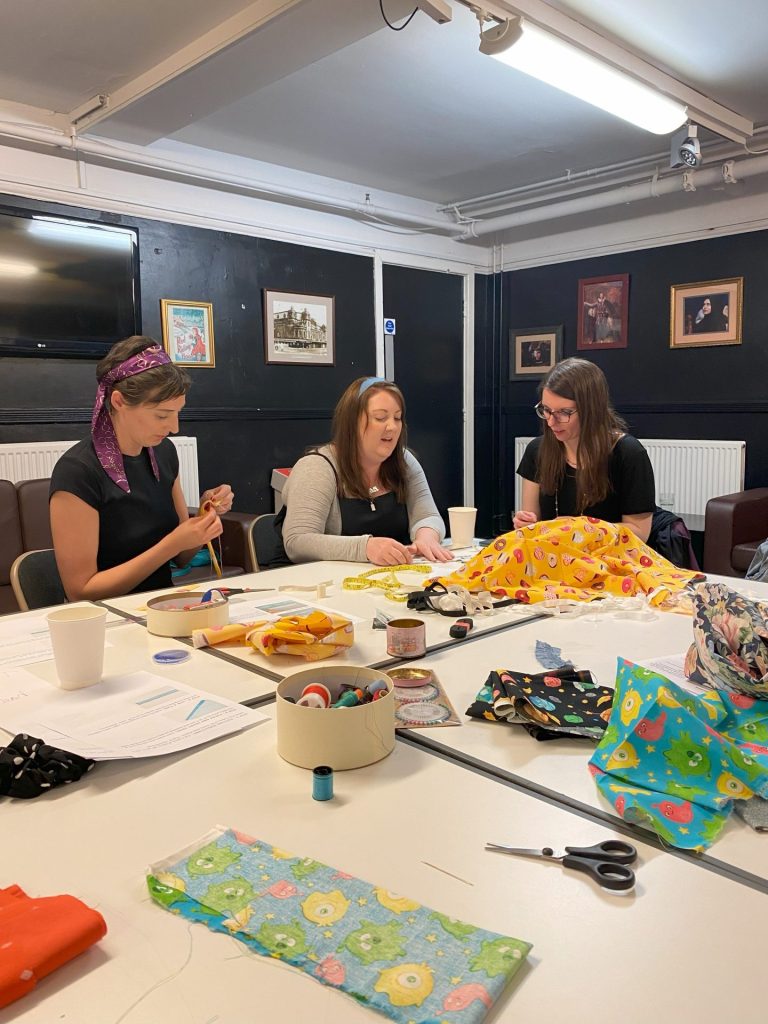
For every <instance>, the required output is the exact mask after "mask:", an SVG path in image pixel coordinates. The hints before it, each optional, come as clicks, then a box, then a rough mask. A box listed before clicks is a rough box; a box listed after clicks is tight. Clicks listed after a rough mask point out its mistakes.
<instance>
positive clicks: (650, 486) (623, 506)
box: [517, 434, 656, 523]
mask: <svg viewBox="0 0 768 1024" xmlns="http://www.w3.org/2000/svg"><path fill="white" fill-rule="evenodd" d="M540 445H541V438H540V437H535V438H534V439H533V441H531V443H530V444H529V445H528V447H527V448H526V449H525V451H524V452H523V457H522V459H521V460H520V465H519V466H518V467H517V472H518V473H519V474H520V476H521V477H523V479H524V480H530V481H531V482H532V483H538V480H537V476H538V454H539V446H540ZM608 477H609V480H610V485H611V490H610V492H609V493H608V496H607V497H606V498H604V499H603V500H602V501H599V502H597V504H595V505H589V506H587V508H585V509H584V511H583V513H580V512H579V510H578V508H577V505H576V497H577V492H576V470H575V469H574V468H573V467H572V466H566V467H565V479H564V480H563V482H562V483H561V484H560V487H559V489H558V492H557V509H558V511H559V514H560V515H561V516H576V515H580V514H581V515H585V516H594V517H595V519H604V520H605V521H606V522H607V523H620V522H621V517H622V516H641V515H644V514H647V513H649V512H653V510H654V509H655V507H656V484H655V481H654V479H653V468H652V467H651V460H650V459H649V458H648V452H646V450H645V448H643V446H642V445H641V444H640V442H639V441H638V440H637V439H636V438H634V437H630V435H629V434H624V436H623V437H621V438H619V440H618V441H617V442H616V444H615V445H614V446H613V451H612V452H611V458H610V461H609V463H608ZM539 508H540V511H541V518H542V519H554V518H555V516H556V512H555V495H554V494H544V492H543V491H540V492H539Z"/></svg>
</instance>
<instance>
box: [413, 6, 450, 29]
mask: <svg viewBox="0 0 768 1024" xmlns="http://www.w3.org/2000/svg"><path fill="white" fill-rule="evenodd" d="M416 6H417V7H418V8H419V9H420V10H422V11H424V13H425V14H428V15H429V16H430V18H431V19H432V20H433V21H436V22H437V23H438V25H445V24H446V22H448V21H451V19H452V18H453V11H452V10H451V7H450V4H448V3H447V2H446V0H418V2H417V3H416Z"/></svg>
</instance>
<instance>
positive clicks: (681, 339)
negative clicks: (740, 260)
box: [669, 277, 744, 348]
mask: <svg viewBox="0 0 768 1024" xmlns="http://www.w3.org/2000/svg"><path fill="white" fill-rule="evenodd" d="M743 291H744V278H743V277H728V278H724V279H723V280H722V281H699V282H698V283H696V284H673V285H672V289H671V292H670V309H669V347H670V348H700V347H701V346H702V345H740V344H741V314H742V304H743V300H742V296H743Z"/></svg>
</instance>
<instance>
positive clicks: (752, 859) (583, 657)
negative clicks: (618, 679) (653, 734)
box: [411, 581, 768, 879]
mask: <svg viewBox="0 0 768 1024" xmlns="http://www.w3.org/2000/svg"><path fill="white" fill-rule="evenodd" d="M729 582H730V581H729ZM733 582H737V581H733ZM738 582H739V583H741V584H742V585H743V584H744V581H738ZM747 586H749V587H750V589H756V588H761V589H757V590H756V593H754V594H753V595H752V596H763V594H766V595H768V585H766V584H748V585H747ZM734 589H735V588H734ZM692 635H693V634H692V628H691V619H690V618H689V617H687V616H682V615H676V614H673V613H669V612H658V613H656V616H655V618H654V619H653V620H652V621H650V622H642V621H633V620H631V619H624V618H617V617H616V616H614V615H612V614H610V613H607V614H601V613H599V612H597V611H596V612H595V613H594V614H587V615H585V616H578V617H575V618H569V617H566V616H560V617H553V618H548V619H544V620H539V621H536V622H532V623H528V624H525V625H522V626H520V627H519V628H518V629H515V630H511V631H509V632H506V633H498V634H496V635H494V636H489V637H487V638H484V639H482V640H479V641H477V642H476V643H474V644H472V645H466V646H463V645H461V644H459V645H457V646H456V647H455V648H451V649H450V650H448V651H442V652H439V653H437V654H435V655H432V656H429V657H427V658H425V659H423V660H421V661H419V663H418V664H419V666H423V667H425V668H431V669H433V670H434V672H435V673H436V675H437V677H438V679H439V680H440V682H441V683H442V684H443V686H444V687H445V690H446V692H447V693H448V695H449V697H450V699H451V701H452V703H453V704H454V706H455V708H456V711H457V712H458V713H459V715H460V716H461V717H462V719H463V725H461V726H457V727H444V728H433V729H419V730H411V735H412V736H413V737H414V739H415V740H416V741H419V740H421V739H422V738H423V739H426V740H427V741H428V742H430V743H431V744H432V745H433V746H434V748H435V749H439V750H440V751H441V752H443V753H448V754H459V755H461V756H462V757H463V758H465V759H466V760H467V761H468V762H470V763H474V764H475V765H477V766H478V767H482V768H484V769H487V770H490V771H491V772H494V771H498V772H499V774H500V775H503V774H505V773H507V774H509V775H511V776H515V777H516V778H518V779H521V780H524V781H526V782H529V783H531V784H532V785H533V786H534V787H538V788H540V789H542V790H546V791H547V792H548V793H549V794H551V795H552V796H554V797H555V798H561V799H564V800H565V801H570V802H573V803H574V804H576V805H581V806H582V807H583V808H586V809H588V810H594V811H597V812H599V813H600V814H601V815H606V816H608V818H609V819H613V820H618V818H617V816H616V813H615V811H614V809H613V808H612V806H611V805H610V804H609V803H608V802H607V801H606V800H604V799H603V798H602V797H601V796H600V795H599V792H598V789H597V786H596V785H595V783H594V780H593V779H592V777H591V775H590V774H589V772H588V770H587V761H588V760H589V758H590V756H591V755H592V752H593V750H594V746H593V744H592V743H591V742H590V741H589V740H585V739H568V738H563V739H558V740H552V741H550V742H544V743H540V742H538V741H536V740H535V739H533V738H532V737H531V736H529V735H528V733H527V732H525V730H524V729H522V728H521V727H518V726H512V725H506V724H504V723H492V722H485V721H480V720H476V719H467V718H466V717H465V716H464V712H465V711H466V710H467V708H468V707H469V705H470V704H471V703H472V702H473V700H474V699H475V696H476V694H477V692H478V690H479V689H480V688H481V686H482V685H483V683H484V682H485V680H486V678H487V676H488V674H489V673H490V672H491V671H493V670H494V669H500V668H509V669H515V670H520V671H528V672H541V671H543V669H542V666H541V665H540V664H539V663H538V661H537V660H536V657H535V653H534V649H535V643H536V641H537V640H545V641H546V642H547V643H550V644H552V645H553V646H555V647H559V648H561V650H562V653H563V656H564V657H566V658H570V659H572V660H573V661H574V663H575V664H576V666H577V668H586V669H590V670H592V671H593V672H594V674H595V676H596V678H597V681H598V682H599V683H600V684H602V685H604V686H613V683H614V680H615V675H616V660H617V657H619V656H620V657H624V658H627V659H628V660H630V661H640V660H643V659H650V658H655V657H660V656H663V655H668V654H675V653H681V652H684V651H685V650H687V648H688V647H689V646H690V643H691V640H692ZM707 856H708V857H709V858H714V859H715V860H720V861H723V862H724V863H726V864H729V865H732V866H735V867H737V868H739V869H740V870H743V871H747V872H750V873H753V874H755V875H758V876H759V877H760V878H762V879H768V837H766V836H761V835H759V834H757V833H755V832H754V831H753V830H752V829H750V828H749V827H748V826H747V825H746V824H745V823H744V822H743V821H742V820H741V819H740V818H739V817H737V816H735V815H731V818H730V819H729V821H728V823H727V825H726V827H725V829H724V830H723V832H722V833H721V835H720V837H719V838H718V840H717V842H716V843H715V844H714V845H713V846H712V848H711V850H710V851H709V853H708V854H707Z"/></svg>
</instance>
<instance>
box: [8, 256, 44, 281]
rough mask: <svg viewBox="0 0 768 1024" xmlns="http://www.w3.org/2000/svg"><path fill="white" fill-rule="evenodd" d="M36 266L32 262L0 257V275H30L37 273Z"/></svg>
mask: <svg viewBox="0 0 768 1024" xmlns="http://www.w3.org/2000/svg"><path fill="white" fill-rule="evenodd" d="M38 272H39V271H38V267H36V266H35V265H34V263H24V262H23V261H22V260H2V259H0V277H32V275H33V274H37V273H38Z"/></svg>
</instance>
